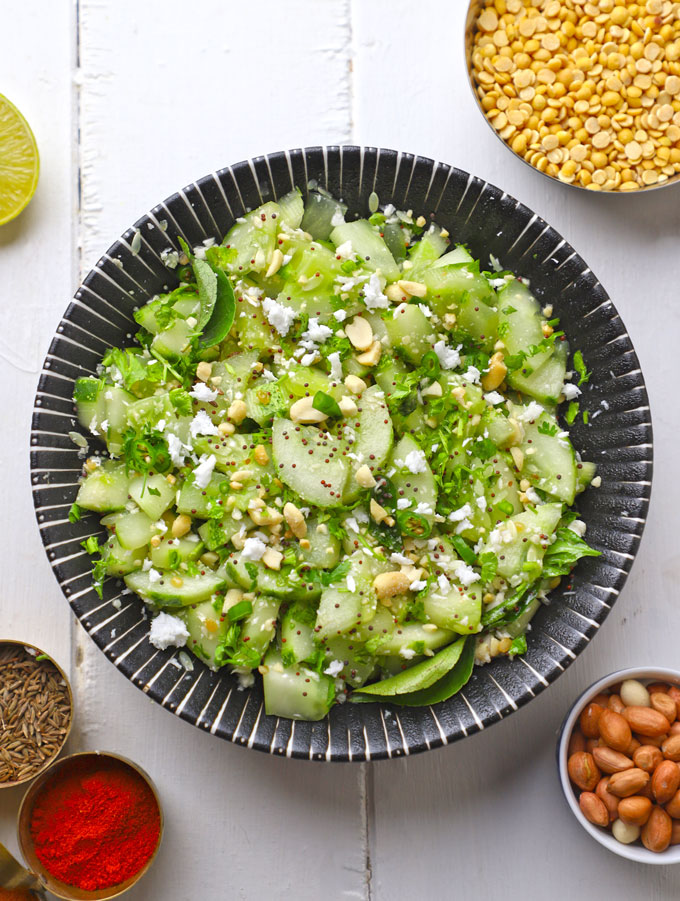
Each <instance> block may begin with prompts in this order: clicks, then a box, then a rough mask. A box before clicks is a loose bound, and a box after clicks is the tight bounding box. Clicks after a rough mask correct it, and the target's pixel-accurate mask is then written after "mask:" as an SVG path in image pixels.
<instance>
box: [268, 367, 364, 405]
mask: <svg viewBox="0 0 680 901" xmlns="http://www.w3.org/2000/svg"><path fill="white" fill-rule="evenodd" d="M277 384H279V385H280V386H281V390H282V391H283V392H284V394H286V395H287V396H288V403H289V404H292V403H294V401H295V400H296V399H297V398H298V397H305V396H306V395H308V394H309V395H311V396H312V397H313V396H314V395H315V394H316V392H317V391H323V392H325V393H326V394H330V395H331V397H333V398H335V400H340V398H341V397H342V396H343V395H344V394H346V393H347V391H346V389H345V387H344V385H340V384H338V383H337V382H332V381H331V379H330V378H329V377H328V376H327V375H326V373H325V372H321V370H320V369H317V368H316V367H312V366H296V367H294V368H293V367H291V368H290V369H288V370H287V371H286V372H285V374H283V375H282V376H281V378H280V379H279V381H278V383H277ZM290 395H293V396H292V397H291V396H290Z"/></svg>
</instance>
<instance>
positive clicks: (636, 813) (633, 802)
mask: <svg viewBox="0 0 680 901" xmlns="http://www.w3.org/2000/svg"><path fill="white" fill-rule="evenodd" d="M618 812H619V819H620V820H623V822H624V823H627V824H628V825H629V826H644V825H645V823H646V822H647V820H648V819H649V815H650V813H651V812H652V802H651V801H650V800H649V798H644V797H643V796H642V795H632V796H631V797H630V798H621V801H620V802H619V808H618Z"/></svg>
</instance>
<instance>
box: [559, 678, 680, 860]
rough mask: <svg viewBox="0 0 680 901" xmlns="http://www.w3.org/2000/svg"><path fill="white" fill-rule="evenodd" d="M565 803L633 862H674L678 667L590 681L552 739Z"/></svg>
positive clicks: (679, 793) (679, 763) (679, 850)
mask: <svg viewBox="0 0 680 901" xmlns="http://www.w3.org/2000/svg"><path fill="white" fill-rule="evenodd" d="M557 756H558V767H559V775H560V781H561V784H562V790H563V792H564V796H565V798H566V800H567V803H568V805H569V807H570V808H571V810H572V812H573V813H574V815H575V816H576V818H577V820H578V821H579V822H580V823H581V825H582V826H583V828H584V829H585V830H586V831H587V832H588V833H590V835H591V836H592V837H593V838H595V839H596V840H597V841H598V842H600V844H602V845H604V846H605V847H606V848H609V850H610V851H614V852H615V853H616V854H619V855H621V856H622V857H626V858H628V859H629V860H635V861H637V862H639V863H659V864H671V863H680V673H679V672H676V671H674V670H669V669H652V668H647V669H641V668H638V669H628V670H621V671H620V672H616V673H612V674H611V675H609V676H605V677H604V678H603V679H600V680H599V681H598V682H596V683H595V684H594V685H592V686H591V687H590V688H589V689H588V690H587V691H586V692H584V693H583V694H582V695H581V697H580V698H579V699H578V700H577V701H576V703H575V704H574V706H573V707H572V708H571V710H570V712H569V714H568V716H567V718H566V719H565V721H564V724H563V726H562V731H561V734H560V739H559V743H558V751H557Z"/></svg>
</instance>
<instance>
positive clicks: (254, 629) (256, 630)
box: [241, 594, 281, 656]
mask: <svg viewBox="0 0 680 901" xmlns="http://www.w3.org/2000/svg"><path fill="white" fill-rule="evenodd" d="M252 604H253V612H252V613H251V614H250V615H249V616H248V617H247V618H246V619H245V620H244V623H243V628H242V630H241V641H243V642H244V643H245V644H246V645H247V647H248V649H249V650H250V651H254V652H255V653H257V654H259V655H260V656H262V655H263V654H264V652H265V651H266V650H267V648H268V647H269V645H270V644H271V642H272V639H273V638H274V635H276V620H277V618H278V615H279V607H280V606H281V601H280V599H279V598H272V597H267V596H266V595H264V594H259V595H256V596H255V597H254V598H253V601H252Z"/></svg>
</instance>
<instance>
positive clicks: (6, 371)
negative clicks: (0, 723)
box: [0, 0, 74, 851]
mask: <svg viewBox="0 0 680 901" xmlns="http://www.w3.org/2000/svg"><path fill="white" fill-rule="evenodd" d="M38 21H39V22H40V28H37V27H36V22H38ZM10 31H11V38H10V39H9V40H7V41H6V46H5V47H4V48H3V83H2V88H0V90H2V92H3V93H4V94H5V95H6V96H7V97H8V98H9V99H10V100H11V101H12V102H13V103H15V104H16V105H17V106H18V108H19V109H20V110H21V111H22V112H23V113H24V115H25V116H26V118H27V119H28V121H29V123H30V125H31V128H32V129H33V131H34V134H35V137H36V140H37V142H38V148H39V152H40V156H41V173H40V181H39V184H38V189H37V192H36V195H35V197H34V198H33V200H32V201H31V204H30V206H29V207H28V208H27V209H26V210H25V211H24V212H23V213H22V214H21V216H20V217H19V218H18V219H15V220H14V221H13V222H11V223H9V224H7V225H4V226H2V227H1V228H0V264H1V266H2V287H1V288H0V297H1V299H2V307H3V310H4V313H5V317H6V318H5V326H4V328H3V329H2V330H0V409H2V410H3V413H4V415H3V426H2V453H1V454H0V459H1V460H2V504H3V509H4V510H5V516H4V517H3V519H2V522H0V543H1V544H2V547H3V549H4V550H3V558H4V560H5V565H4V566H3V574H2V602H1V603H2V612H1V613H0V620H1V622H2V626H1V627H0V638H12V639H18V640H25V641H30V642H32V643H34V644H37V645H39V646H41V647H43V648H44V649H45V650H46V651H48V653H50V654H52V655H54V657H55V659H56V660H57V661H58V662H59V663H60V664H61V665H62V666H63V667H64V668H65V669H66V670H67V671H68V670H69V668H70V639H71V635H70V633H71V616H70V614H69V610H68V606H67V604H66V601H65V600H64V598H63V596H62V594H61V591H60V590H59V587H58V585H57V583H56V581H55V579H54V577H53V575H52V573H51V570H50V567H49V564H48V562H47V557H46V556H45V552H44V550H43V547H42V543H41V541H40V535H39V532H38V529H37V526H36V520H35V514H34V512H33V504H32V501H31V493H30V478H29V471H28V431H29V426H30V417H31V411H32V409H33V397H34V394H35V389H36V384H37V380H38V371H39V369H40V367H41V365H42V360H43V357H44V355H45V352H46V350H47V346H48V344H49V341H50V339H51V337H52V334H53V333H54V331H55V329H56V327H57V323H58V322H59V318H60V317H61V314H62V313H63V311H64V308H65V307H66V304H67V303H68V299H69V297H70V295H71V293H72V291H73V284H72V269H71V253H70V250H71V234H72V232H71V225H72V217H73V211H74V199H73V193H72V186H73V182H72V172H73V169H72V166H71V148H72V120H71V116H70V109H71V91H72V83H71V53H72V40H71V36H72V12H71V10H70V8H69V5H68V4H65V3H50V4H47V5H45V4H43V3H41V2H40V0H26V2H25V3H21V4H17V5H16V6H15V8H13V9H12V24H11V29H10V30H8V32H7V36H8V37H9V35H10ZM22 794H23V791H22V789H21V788H16V789H7V790H5V791H1V792H0V834H2V841H3V843H4V844H6V845H7V846H8V847H9V848H10V850H12V851H16V841H15V838H14V836H15V833H16V814H17V807H18V804H19V801H20V799H21V796H22Z"/></svg>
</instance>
